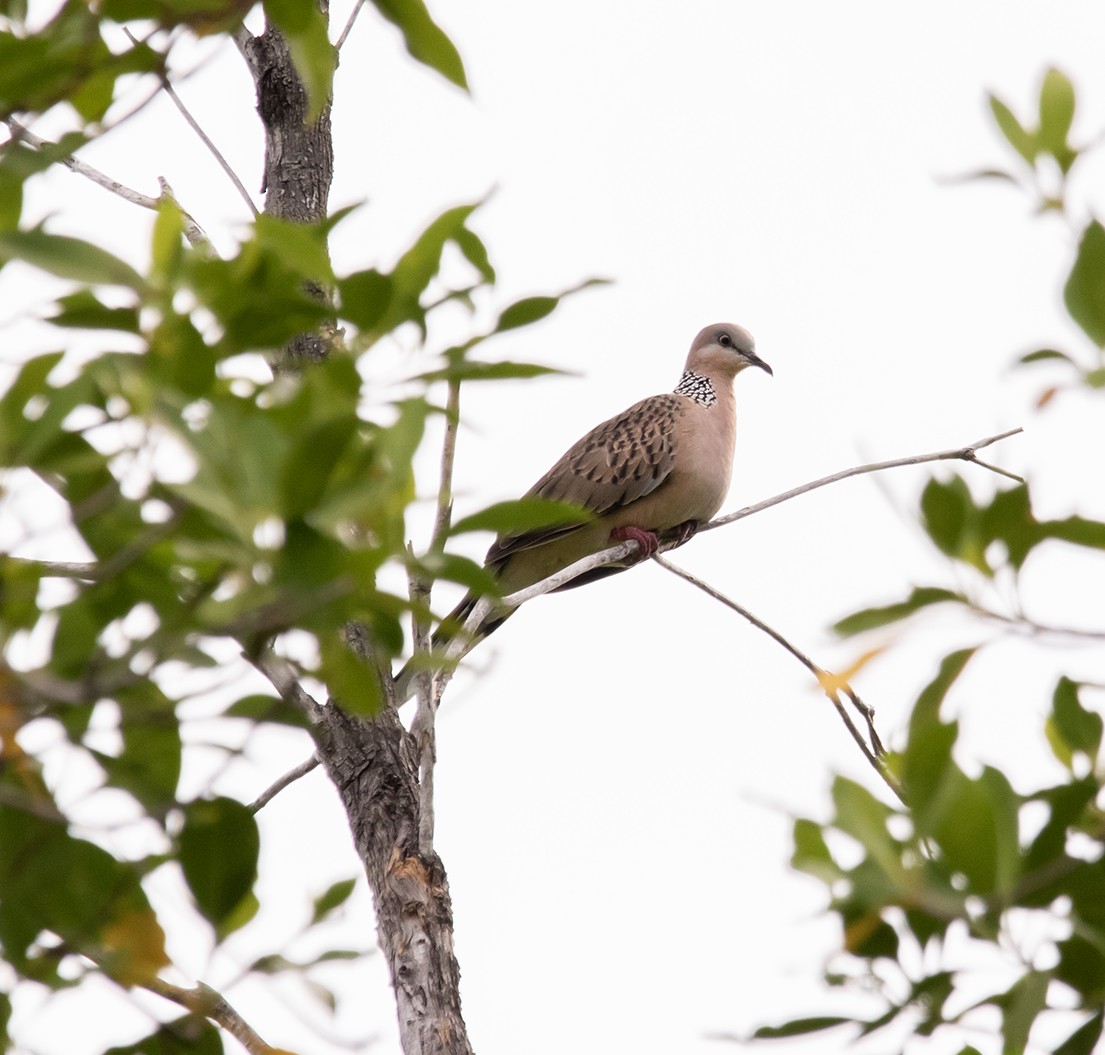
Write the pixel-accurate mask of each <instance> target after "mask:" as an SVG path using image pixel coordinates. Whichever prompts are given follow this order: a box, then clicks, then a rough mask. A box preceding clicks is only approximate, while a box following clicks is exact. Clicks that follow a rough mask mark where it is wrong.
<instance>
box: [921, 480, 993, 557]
mask: <svg viewBox="0 0 1105 1055" xmlns="http://www.w3.org/2000/svg"><path fill="white" fill-rule="evenodd" d="M921 513H922V515H923V517H924V527H925V530H926V531H927V532H928V534H929V537H930V538H931V539H932V541H933V542H934V543H936V546H937V548H938V549H939V550H940V551H941V552H942V553H945V554H947V555H948V556H949V557H954V558H956V559H957V560H961V561H964V562H966V563H967V564H970V565H972V566H973V567H975V568H978V570H979V571H981V572H982V573H983V574H985V575H992V574H993V572H992V569H991V568H990V565H989V564H987V562H986V556H985V544H984V542H983V540H982V538H981V536H980V532H979V513H978V509H977V507H976V506H975V504H974V500H973V499H972V498H971V492H970V490H969V489H968V487H967V485H966V484H965V483H964V482H963V480H962V478H961V477H958V476H953V477H952V478H951V479H950V480H949V481H948V482H947V483H942V482H941V481H939V480H935V479H933V480H930V481H929V482H928V484H927V485H926V486H925V489H924V491H923V492H922V494H921Z"/></svg>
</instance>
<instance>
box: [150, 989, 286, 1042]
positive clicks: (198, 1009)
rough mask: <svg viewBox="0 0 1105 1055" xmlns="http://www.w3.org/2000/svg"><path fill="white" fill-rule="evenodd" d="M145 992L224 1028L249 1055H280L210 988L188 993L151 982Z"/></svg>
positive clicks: (219, 994) (185, 990) (187, 990)
mask: <svg viewBox="0 0 1105 1055" xmlns="http://www.w3.org/2000/svg"><path fill="white" fill-rule="evenodd" d="M142 988H143V989H148V990H149V991H150V992H151V993H156V994H157V995H158V996H160V997H164V998H165V999H166V1000H171V1001H172V1002H173V1003H174V1004H178V1005H179V1006H180V1007H183V1008H184V1009H185V1010H187V1011H190V1012H192V1014H195V1015H202V1016H203V1017H204V1018H207V1019H210V1020H211V1021H212V1022H214V1023H216V1024H217V1025H220V1026H222V1028H223V1029H225V1030H226V1031H227V1033H229V1034H230V1035H231V1036H232V1037H234V1039H235V1040H237V1041H238V1043H239V1044H241V1045H242V1047H243V1048H245V1049H246V1051H248V1052H249V1055H279V1052H278V1049H277V1048H274V1047H272V1046H271V1045H270V1044H267V1043H266V1042H265V1041H264V1040H263V1039H262V1037H261V1035H260V1034H259V1033H258V1032H257V1031H256V1030H255V1029H254V1028H253V1027H252V1026H251V1025H250V1024H249V1023H248V1022H247V1021H246V1020H245V1019H244V1018H242V1016H241V1015H240V1014H239V1013H238V1012H237V1011H235V1010H234V1008H233V1007H231V1006H230V1004H229V1003H228V1002H227V1000H226V998H225V997H224V996H223V995H222V994H221V993H219V992H217V991H216V990H214V989H212V988H211V987H210V986H209V985H204V983H203V982H200V983H199V985H197V986H196V987H195V988H194V989H185V988H183V987H182V986H179V985H173V984H172V983H170V982H165V981H162V979H160V978H151V979H150V980H149V981H146V982H143V983H142Z"/></svg>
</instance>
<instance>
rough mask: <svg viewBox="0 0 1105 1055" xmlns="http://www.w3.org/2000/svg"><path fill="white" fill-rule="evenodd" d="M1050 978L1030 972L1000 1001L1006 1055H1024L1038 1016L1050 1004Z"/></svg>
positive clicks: (1004, 1052)
mask: <svg viewBox="0 0 1105 1055" xmlns="http://www.w3.org/2000/svg"><path fill="white" fill-rule="evenodd" d="M1047 986H1048V977H1047V975H1046V974H1042V973H1041V972H1039V971H1029V972H1028V974H1026V975H1024V976H1023V977H1022V978H1019V979H1018V980H1017V981H1016V982H1014V983H1013V985H1012V986H1011V987H1010V988H1009V990H1008V991H1007V992H1006V993H1004V994H1002V996H1001V998H1000V999H999V1000H997V1001H995V1002H996V1003H998V1006H999V1007H1000V1008H1001V1011H1002V1037H1003V1040H1004V1045H1003V1047H1002V1052H1003V1055H1022V1053H1023V1052H1024V1051H1025V1049H1026V1048H1027V1047H1028V1034H1029V1033H1030V1032H1031V1030H1032V1026H1033V1023H1035V1021H1036V1016H1037V1015H1039V1014H1040V1012H1041V1011H1043V1009H1044V1007H1045V1006H1046V1004H1047Z"/></svg>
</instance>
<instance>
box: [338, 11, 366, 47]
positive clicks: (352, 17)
mask: <svg viewBox="0 0 1105 1055" xmlns="http://www.w3.org/2000/svg"><path fill="white" fill-rule="evenodd" d="M362 7H364V0H357V2H356V4H354V5H353V10H352V11H350V12H349V18H348V20H347V21H346V23H345V28H344V29H343V30H342V31H341V36H340V37H338V42H337V43H336V44H335V45H334V50H335V51H341V49H342V45H343V44H344V43H345V38H346V37H348V36H349V32H350V30H351V29H352V28H353V23H354V22H356V21H357V16H358V15H359V14H360V13H361V8H362Z"/></svg>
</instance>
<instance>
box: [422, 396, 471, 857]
mask: <svg viewBox="0 0 1105 1055" xmlns="http://www.w3.org/2000/svg"><path fill="white" fill-rule="evenodd" d="M459 425H460V382H459V381H450V382H449V394H448V397H447V400H446V404H445V435H444V437H443V438H442V441H441V476H440V479H439V481H438V488H437V513H436V515H435V516H434V528H433V533H432V534H431V536H430V552H431V553H441V552H442V551H443V550H444V549H445V540H446V539H447V538H448V537H449V525H450V523H451V521H452V517H453V464H454V462H455V460H456V452H457V430H458V427H459ZM430 590H431V585H430V583H429V582H428V581H425V580H415V579H413V578H412V581H411V598H412V600H421V601H423V602H424V603H425V605H426V606H428V605H429V603H430ZM416 608H417V606H416ZM413 619H414V650H415V654H416V655H417V654H419V653H422V652H427V653H428V652H429V650H430V647H431V639H430V635H429V627H428V626H427V625H426V623H425V622H424V620H423V619H422V618H421V616H419V615H418V614H417V612H416V613H415V614H414V616H413ZM446 684H448V679H446V681H445V682H442V681H441V679H440V678H435V677H433V675H432V673H431V672H430V671H429V670H427V671H425V672H424V673H422V674H419V675H416V676H415V691H416V693H417V696H418V710H417V711H416V712H415V716H414V721H413V723H412V725H411V733H412V734H413V735H414V736H415V739H416V742H417V744H418V755H419V758H418V769H419V780H418V796H419V803H418V848H419V851H420V852H421V853H422V854H423V856H428V855H429V854H431V853H433V848H434V763H435V762H436V761H437V732H436V728H435V725H436V721H437V708H438V705H439V704H440V703H441V694H442V692H444V691H445V685H446Z"/></svg>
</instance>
